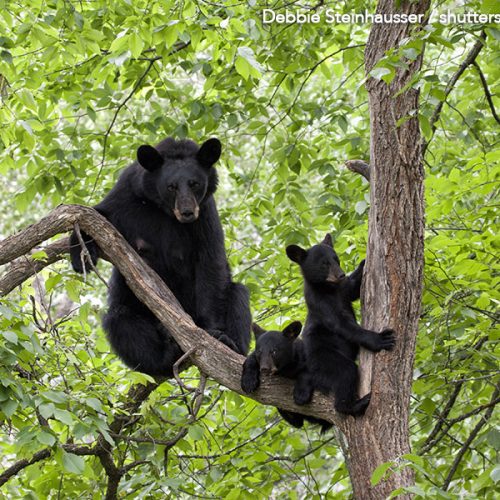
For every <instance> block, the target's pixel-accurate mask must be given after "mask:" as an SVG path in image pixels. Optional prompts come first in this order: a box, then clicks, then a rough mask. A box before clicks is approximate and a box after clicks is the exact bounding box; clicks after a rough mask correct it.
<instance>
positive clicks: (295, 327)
mask: <svg viewBox="0 0 500 500" xmlns="http://www.w3.org/2000/svg"><path fill="white" fill-rule="evenodd" d="M301 330H302V323H301V322H300V321H294V322H293V323H290V324H289V325H288V326H287V327H286V328H285V329H284V330H283V335H284V336H285V337H287V338H289V339H296V338H297V337H298V336H299V335H300V331H301Z"/></svg>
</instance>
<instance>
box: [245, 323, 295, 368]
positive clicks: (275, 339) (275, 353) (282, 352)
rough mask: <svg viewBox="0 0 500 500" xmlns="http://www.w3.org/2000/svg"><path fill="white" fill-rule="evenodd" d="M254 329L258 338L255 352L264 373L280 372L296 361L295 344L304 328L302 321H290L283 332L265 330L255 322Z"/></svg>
mask: <svg viewBox="0 0 500 500" xmlns="http://www.w3.org/2000/svg"><path fill="white" fill-rule="evenodd" d="M252 330H253V333H254V335H255V338H256V339H257V343H256V345H255V354H256V356H257V358H258V360H259V365H260V371H261V372H262V373H267V374H275V373H280V372H281V371H283V370H284V369H286V368H287V366H288V365H290V363H293V362H294V350H293V344H294V342H295V340H296V339H297V337H298V336H299V335H300V331H301V330H302V323H301V322H300V321H294V322H293V323H290V324H289V325H288V326H287V327H286V328H285V329H284V330H283V331H281V332H278V331H274V330H271V331H265V330H263V329H262V328H261V327H260V326H258V325H256V324H255V323H254V324H253V325H252Z"/></svg>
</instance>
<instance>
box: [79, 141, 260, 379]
mask: <svg viewBox="0 0 500 500" xmlns="http://www.w3.org/2000/svg"><path fill="white" fill-rule="evenodd" d="M220 154H221V144H220V142H219V140H218V139H209V140H208V141H206V142H205V143H203V144H202V145H201V147H198V145H197V144H196V143H195V142H193V141H190V140H180V141H176V140H174V139H171V138H168V139H165V140H164V141H162V142H161V143H160V144H158V145H157V146H156V148H154V147H152V146H140V147H139V149H138V150H137V161H136V162H134V163H132V164H131V165H130V166H129V167H128V168H126V169H125V170H124V171H123V173H122V174H121V176H120V178H119V179H118V181H117V183H116V185H115V186H114V187H113V189H111V191H110V192H109V193H108V195H107V196H106V197H105V198H104V200H102V201H101V203H99V204H98V205H96V206H95V207H94V208H95V209H96V210H97V211H98V212H99V213H101V214H102V215H103V216H104V217H106V218H107V219H108V220H109V221H110V222H111V223H112V224H113V225H114V226H115V227H116V228H117V229H118V231H120V233H121V234H122V235H123V236H124V237H125V239H126V240H127V241H128V242H129V243H130V244H131V245H132V247H134V248H135V250H136V251H138V253H139V254H141V255H142V256H143V258H144V259H145V260H146V261H147V262H148V264H149V265H150V266H151V267H152V268H153V269H154V270H155V271H156V272H157V273H158V274H159V275H160V277H161V278H162V279H163V280H164V281H165V283H166V284H167V285H168V287H169V288H170V290H172V292H173V293H174V295H175V297H176V298H177V300H178V301H179V302H180V304H181V305H182V307H183V308H184V310H185V311H186V312H187V313H188V314H189V315H190V316H191V317H192V318H193V320H194V322H195V323H196V324H197V325H198V326H199V327H201V328H203V329H205V330H207V331H208V332H209V333H210V334H211V335H213V336H214V337H216V338H218V339H219V340H220V341H221V342H224V343H225V344H226V345H228V346H229V347H231V349H233V350H234V351H236V352H238V353H240V354H244V355H245V354H246V353H247V352H248V344H249V342H250V328H251V316H250V307H249V298H248V291H247V289H246V287H244V286H243V285H240V284H236V283H233V282H232V281H231V272H230V269H229V265H228V262H227V258H226V253H225V249H224V234H223V231H222V227H221V224H220V220H219V215H218V213H217V208H216V206H215V201H214V198H213V194H214V192H215V190H216V187H217V173H216V171H215V168H214V167H213V165H214V163H215V162H216V161H217V160H218V159H219V157H220ZM82 236H83V240H84V241H85V243H86V245H87V248H88V249H89V253H90V255H91V257H92V260H93V262H94V264H95V263H96V262H97V258H98V254H99V250H98V247H97V245H96V243H95V242H94V241H93V240H92V238H90V237H89V236H88V235H86V234H83V235H82ZM80 252H81V248H80V244H79V242H78V238H77V236H76V235H75V233H73V234H72V235H71V262H72V265H73V268H74V269H75V271H78V272H83V271H84V269H83V265H82V259H81V255H80ZM85 267H86V271H88V270H89V269H90V265H89V264H88V263H87V264H85ZM108 302H109V309H108V312H107V313H106V315H105V316H104V320H103V326H104V329H105V330H106V333H107V336H108V339H109V342H110V343H111V345H112V347H113V349H114V350H115V352H116V353H117V354H118V356H120V358H121V359H122V360H123V361H124V362H125V363H126V364H127V365H128V366H129V367H130V368H132V369H134V370H137V371H140V372H144V373H147V374H150V375H163V376H171V375H172V367H173V365H174V363H175V362H176V361H177V360H178V359H179V357H180V356H181V355H182V351H181V349H180V347H179V346H178V345H177V343H176V342H175V340H174V339H173V338H172V337H171V335H170V334H169V332H168V331H167V330H166V329H165V328H164V327H163V326H162V325H161V323H160V322H159V321H158V320H157V319H156V317H155V316H154V315H153V314H152V313H151V312H150V311H149V309H148V308H147V307H146V306H145V305H143V304H142V302H140V301H139V300H138V299H137V298H136V297H135V295H134V294H133V293H132V291H131V290H130V289H129V288H128V286H127V285H126V283H125V280H124V278H123V277H122V275H121V274H120V273H119V272H118V271H117V270H116V269H113V273H112V276H111V280H110V288H109V294H108Z"/></svg>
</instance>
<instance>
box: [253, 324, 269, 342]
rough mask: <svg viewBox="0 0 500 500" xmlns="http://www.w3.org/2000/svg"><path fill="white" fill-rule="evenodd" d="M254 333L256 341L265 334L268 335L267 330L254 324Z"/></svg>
mask: <svg viewBox="0 0 500 500" xmlns="http://www.w3.org/2000/svg"><path fill="white" fill-rule="evenodd" d="M252 331H253V334H254V335H255V339H258V338H259V337H260V336H261V335H262V334H263V333H266V330H264V328H261V327H260V326H259V325H258V324H257V323H252Z"/></svg>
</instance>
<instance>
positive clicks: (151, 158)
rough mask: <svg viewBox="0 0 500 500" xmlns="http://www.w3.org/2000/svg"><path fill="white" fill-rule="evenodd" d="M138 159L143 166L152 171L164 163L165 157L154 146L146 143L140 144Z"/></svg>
mask: <svg viewBox="0 0 500 500" xmlns="http://www.w3.org/2000/svg"><path fill="white" fill-rule="evenodd" d="M137 161H138V162H139V165H140V166H141V167H143V168H145V169H146V170H149V171H150V172H152V171H153V170H156V169H158V168H160V167H161V166H162V165H163V157H162V156H161V154H160V153H158V151H157V150H156V149H155V148H154V147H153V146H147V145H145V144H144V145H142V146H139V149H138V150H137Z"/></svg>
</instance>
